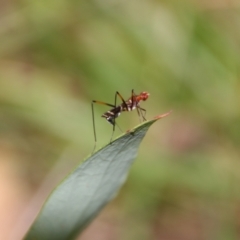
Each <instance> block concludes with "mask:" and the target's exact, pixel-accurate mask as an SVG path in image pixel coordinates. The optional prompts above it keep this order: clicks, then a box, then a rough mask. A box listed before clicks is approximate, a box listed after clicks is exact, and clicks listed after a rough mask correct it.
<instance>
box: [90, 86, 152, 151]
mask: <svg viewBox="0 0 240 240" xmlns="http://www.w3.org/2000/svg"><path fill="white" fill-rule="evenodd" d="M149 95H150V94H149V93H147V92H141V93H140V94H139V95H137V94H135V93H134V90H132V95H131V97H130V98H129V99H127V100H126V101H125V100H124V98H123V97H122V95H121V94H120V93H119V92H116V93H115V102H114V105H113V104H109V103H105V102H101V101H96V100H93V101H92V119H93V132H94V140H95V145H94V149H93V152H94V150H95V147H96V143H97V136H96V127H95V117H94V107H93V106H94V104H95V103H97V104H102V105H106V106H109V107H111V109H110V110H108V111H107V112H105V113H103V114H102V117H103V118H105V119H106V120H107V121H108V122H109V123H110V124H112V125H113V131H112V136H111V139H110V142H112V138H113V134H114V131H115V126H116V125H117V123H116V120H115V119H116V118H117V117H119V115H120V114H121V112H126V111H127V112H130V111H133V110H134V109H137V113H138V116H139V119H140V122H141V121H146V118H145V115H146V110H145V109H144V108H142V107H140V102H141V101H146V100H147V99H148V97H149ZM117 97H119V98H120V99H121V101H122V103H121V104H120V105H117ZM117 127H118V128H119V126H118V125H117ZM119 129H120V128H119ZM120 131H121V129H120Z"/></svg>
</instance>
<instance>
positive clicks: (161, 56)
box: [0, 0, 240, 240]
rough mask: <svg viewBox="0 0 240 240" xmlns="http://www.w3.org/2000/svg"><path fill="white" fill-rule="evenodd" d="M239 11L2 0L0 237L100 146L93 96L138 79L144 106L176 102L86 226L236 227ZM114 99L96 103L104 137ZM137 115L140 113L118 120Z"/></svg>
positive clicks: (150, 109) (105, 231)
mask: <svg viewBox="0 0 240 240" xmlns="http://www.w3.org/2000/svg"><path fill="white" fill-rule="evenodd" d="M239 10H240V2H239V1H237V0H235V1H234V0H209V1H198V0H183V1H177V0H170V1H165V0H162V1H157V0H150V1H147V0H141V1H136V0H131V1H126V0H121V1H120V0H82V1H81V0H79V1H76V0H58V1H56V0H49V1H29V0H19V1H8V0H1V1H0V193H1V195H0V212H1V214H0V239H5V240H6V239H11V240H16V239H21V238H22V236H23V234H24V233H25V232H26V231H27V229H28V228H29V225H30V224H31V221H32V219H33V217H34V216H35V215H36V214H37V212H38V211H39V208H40V205H41V204H42V202H43V201H44V199H45V198H46V196H47V195H48V193H49V192H50V191H51V189H52V188H53V187H54V186H55V184H56V183H57V182H58V181H59V180H60V179H62V178H63V177H64V176H65V175H66V173H67V172H69V171H70V170H71V169H72V168H73V167H74V166H75V165H76V164H77V163H79V162H80V161H82V160H83V159H84V158H85V157H86V156H87V155H88V154H89V153H91V151H92V148H93V145H94V139H93V129H92V115H91V100H93V99H95V100H102V101H105V102H109V103H113V102H114V94H115V91H119V92H120V93H121V94H122V95H123V96H124V98H128V97H129V96H130V94H131V89H135V92H136V93H139V92H141V91H148V92H149V93H150V94H151V95H150V98H149V99H148V101H146V102H144V103H143V104H142V107H144V108H146V109H147V118H149V119H150V118H152V117H154V116H156V115H158V114H161V113H164V112H167V111H169V110H173V112H172V114H171V115H170V116H168V117H167V118H164V119H162V120H160V121H158V122H157V123H155V124H154V125H153V126H152V127H151V128H150V130H149V132H148V134H147V136H146V137H145V139H144V141H143V142H142V144H141V147H140V150H139V155H138V158H137V160H136V162H135V163H134V165H133V166H132V169H131V171H130V175H129V178H128V180H127V182H126V184H125V185H124V187H123V188H122V189H121V191H120V193H119V195H118V197H117V198H116V199H115V200H114V201H113V202H112V203H110V204H109V205H108V206H107V207H106V208H105V209H104V210H103V211H102V213H101V214H100V215H99V216H98V217H97V218H96V220H95V221H94V222H93V223H92V224H91V225H90V226H89V227H88V228H87V229H86V231H85V232H84V233H83V234H82V235H81V236H80V237H79V238H78V239H79V240H89V239H91V240H95V239H96V240H103V239H104V240H113V239H114V240H122V239H124V240H135V239H137V240H148V239H153V240H206V239H209V240H213V239H217V240H221V239H228V240H235V239H240V191H239V186H240V147H239V144H240V94H239V92H240V79H239V77H240V31H239V28H240V11H239ZM105 110H107V108H106V107H105V106H95V114H96V127H97V136H98V147H100V146H101V145H103V144H106V143H108V141H109V139H110V136H111V131H112V128H111V126H110V125H109V124H108V123H107V122H106V121H105V120H104V119H103V118H101V114H102V113H103V112H104V111H105ZM138 123H139V119H138V116H137V113H136V112H131V113H123V114H122V115H121V117H120V118H119V119H118V124H119V125H120V126H121V128H122V129H124V130H127V129H130V128H132V127H134V126H135V125H137V124H138ZM118 134H119V132H117V131H116V134H115V136H117V135H118ZM79 204H81V203H79ZM31 206H32V207H31ZM26 216H27V217H26Z"/></svg>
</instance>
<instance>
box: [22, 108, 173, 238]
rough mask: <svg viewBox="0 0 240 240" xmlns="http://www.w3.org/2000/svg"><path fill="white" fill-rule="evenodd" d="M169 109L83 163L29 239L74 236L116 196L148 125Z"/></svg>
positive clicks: (48, 204) (44, 210) (65, 182)
mask: <svg viewBox="0 0 240 240" xmlns="http://www.w3.org/2000/svg"><path fill="white" fill-rule="evenodd" d="M169 113H170V112H169ZM169 113H166V114H162V115H160V116H158V117H156V118H155V119H153V120H150V121H147V122H144V123H143V124H141V125H139V126H137V127H136V128H134V129H133V130H131V131H128V132H127V133H125V134H124V135H122V136H121V137H119V138H118V139H116V140H115V141H113V142H112V143H111V144H108V145H107V146H105V147H103V148H102V149H100V150H98V151H97V152H95V153H94V154H92V155H91V156H90V157H89V158H87V159H86V160H85V161H84V162H83V163H82V164H80V165H79V166H78V167H77V168H76V169H75V170H74V171H73V172H72V173H71V174H70V175H69V176H67V178H66V179H64V180H63V182H61V183H60V185H59V186H58V187H57V188H56V189H55V190H54V191H53V192H52V194H51V195H50V197H49V198H48V200H47V201H46V203H45V205H44V206H43V208H42V210H41V212H40V214H39V216H38V217H37V219H36V220H35V222H34V223H33V225H32V227H31V229H30V230H29V232H28V233H27V235H26V236H25V239H26V240H33V239H34V240H53V239H58V240H64V239H68V240H69V239H74V238H75V237H76V236H77V234H78V233H79V232H81V231H82V230H83V229H84V228H85V227H86V226H87V224H88V223H89V222H90V221H91V220H92V219H93V218H94V217H95V216H96V215H97V214H98V213H99V211H100V210H101V209H102V208H103V207H104V206H105V205H106V204H107V203H108V202H109V201H110V200H111V199H112V198H114V197H115V196H116V194H117V191H118V190H119V189H120V187H121V186H122V185H123V183H124V182H125V180H126V178H127V175H128V171H129V168H130V166H131V165H132V163H133V161H134V159H135V157H136V155H137V150H138V147H139V144H140V143H141V141H142V139H143V137H144V136H145V134H146V132H147V130H148V128H149V127H150V126H151V125H152V124H153V123H154V122H155V121H156V120H158V119H160V118H163V117H165V116H167V115H168V114H169Z"/></svg>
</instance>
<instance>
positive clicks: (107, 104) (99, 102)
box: [92, 100, 115, 153]
mask: <svg viewBox="0 0 240 240" xmlns="http://www.w3.org/2000/svg"><path fill="white" fill-rule="evenodd" d="M94 103H97V104H102V105H106V106H109V107H115V106H114V105H112V104H110V103H105V102H101V101H95V100H93V101H92V121H93V134H94V147H93V151H92V153H94V151H95V148H96V145H97V134H96V126H95V116H94Z"/></svg>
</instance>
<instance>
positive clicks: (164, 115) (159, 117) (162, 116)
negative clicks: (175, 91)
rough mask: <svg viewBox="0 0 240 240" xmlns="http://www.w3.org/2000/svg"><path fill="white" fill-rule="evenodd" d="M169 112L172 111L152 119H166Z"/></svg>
mask: <svg viewBox="0 0 240 240" xmlns="http://www.w3.org/2000/svg"><path fill="white" fill-rule="evenodd" d="M171 112H172V110H171V111H169V112H166V113H163V114H160V115H157V116H155V117H154V119H161V118H164V117H167V116H168V115H169V114H170V113H171Z"/></svg>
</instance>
